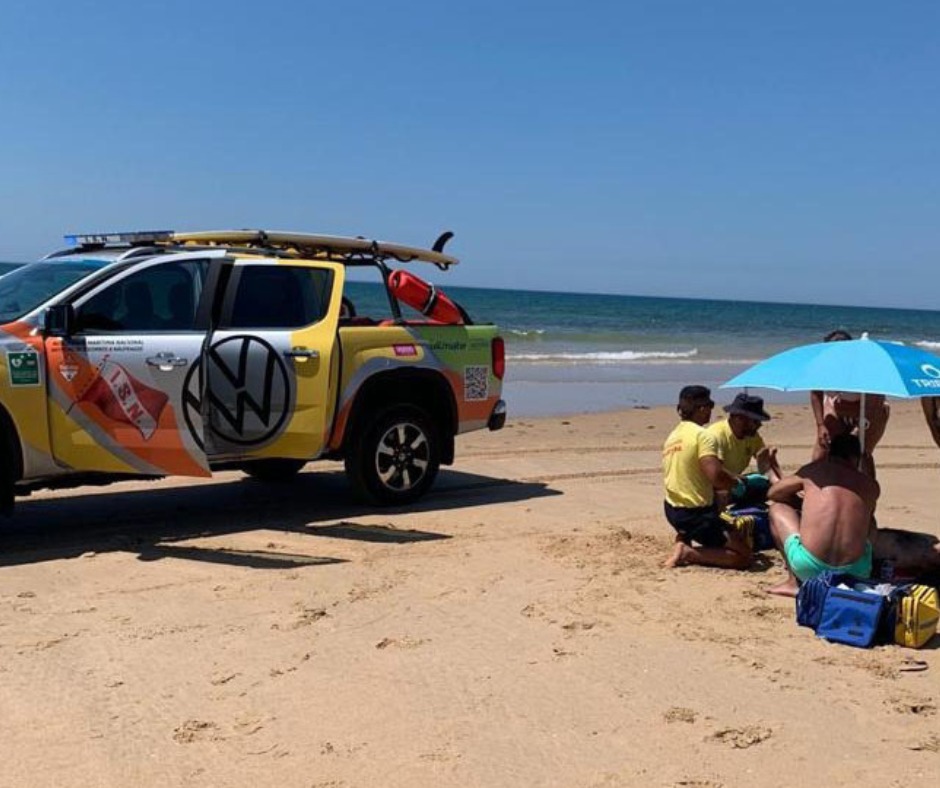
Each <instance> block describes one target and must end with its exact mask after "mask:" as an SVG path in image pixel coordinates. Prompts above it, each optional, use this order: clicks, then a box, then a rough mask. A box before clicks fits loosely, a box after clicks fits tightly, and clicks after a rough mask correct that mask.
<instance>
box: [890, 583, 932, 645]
mask: <svg viewBox="0 0 940 788" xmlns="http://www.w3.org/2000/svg"><path fill="white" fill-rule="evenodd" d="M897 616H898V617H897V623H896V624H895V626H894V642H895V643H897V644H898V645H899V646H907V647H908V648H921V647H923V646H926V645H927V643H928V642H929V641H930V639H931V638H932V637H933V636H934V635H936V634H937V622H938V621H940V598H938V595H937V589H936V588H934V587H933V586H922V585H914V586H911V589H910V592H909V593H907V594H905V595H904V596H903V597H901V599H899V600H898V612H897Z"/></svg>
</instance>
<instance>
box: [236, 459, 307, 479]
mask: <svg viewBox="0 0 940 788" xmlns="http://www.w3.org/2000/svg"><path fill="white" fill-rule="evenodd" d="M306 464H307V461H306V460H291V459H285V458H280V457H272V458H270V459H267V460H255V461H254V462H251V463H247V464H246V465H244V466H243V467H242V470H243V471H244V472H245V473H246V474H248V475H249V476H250V477H251V478H252V479H257V480H258V481H259V482H286V481H290V480H291V479H293V478H294V477H295V476H296V475H297V474H298V473H300V469H301V468H303V467H304V465H306Z"/></svg>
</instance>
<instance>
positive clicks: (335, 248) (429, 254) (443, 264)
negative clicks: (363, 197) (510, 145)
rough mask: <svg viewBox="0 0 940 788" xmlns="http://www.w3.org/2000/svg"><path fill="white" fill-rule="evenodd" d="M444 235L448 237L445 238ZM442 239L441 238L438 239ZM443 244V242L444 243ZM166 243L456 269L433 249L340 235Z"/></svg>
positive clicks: (256, 234)
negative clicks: (389, 259) (251, 249)
mask: <svg viewBox="0 0 940 788" xmlns="http://www.w3.org/2000/svg"><path fill="white" fill-rule="evenodd" d="M445 235H447V234H445ZM441 237H442V238H443V237H444V236H441ZM445 240H446V239H445ZM168 242H169V243H179V244H187V245H192V246H245V247H249V248H259V249H279V250H282V251H294V252H296V253H297V254H300V255H305V256H310V257H318V256H326V257H330V256H336V257H340V258H342V257H346V256H348V255H353V256H355V255H363V256H372V257H378V258H383V259H386V258H391V259H394V260H397V261H399V262H402V263H409V262H412V261H416V260H417V261H421V262H425V263H433V264H434V265H436V266H437V267H438V268H441V269H446V268H450V266H452V265H457V263H458V262H459V260H458V259H457V258H456V257H452V256H451V255H448V254H444V253H443V252H441V251H435V250H433V249H422V248H420V247H417V246H405V245H403V244H397V243H389V242H388V241H376V240H373V239H371V238H351V237H346V236H341V235H314V234H310V233H292V232H280V231H273V230H272V231H267V230H204V231H200V232H191V233H187V232H173V233H171V234H170V237H169V239H168Z"/></svg>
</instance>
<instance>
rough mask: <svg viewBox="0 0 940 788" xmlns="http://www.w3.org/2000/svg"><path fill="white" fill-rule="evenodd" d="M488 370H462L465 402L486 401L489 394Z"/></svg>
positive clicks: (473, 368)
mask: <svg viewBox="0 0 940 788" xmlns="http://www.w3.org/2000/svg"><path fill="white" fill-rule="evenodd" d="M489 382H490V368H489V367H464V368H463V398H464V399H465V400H467V401H471V400H481V399H486V397H487V394H488V393H489Z"/></svg>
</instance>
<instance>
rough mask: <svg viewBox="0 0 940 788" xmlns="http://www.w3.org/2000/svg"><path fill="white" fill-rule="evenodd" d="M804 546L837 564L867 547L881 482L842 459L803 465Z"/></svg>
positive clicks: (850, 559)
mask: <svg viewBox="0 0 940 788" xmlns="http://www.w3.org/2000/svg"><path fill="white" fill-rule="evenodd" d="M797 475H799V476H801V477H803V479H804V485H803V514H802V517H801V518H800V523H801V524H800V538H801V539H802V542H803V546H804V547H805V548H806V549H807V550H809V551H810V552H811V553H812V554H813V555H815V556H816V557H817V558H819V559H820V560H822V561H825V562H826V563H828V564H832V565H834V566H839V565H844V564H851V563H852V562H853V561H856V560H857V559H858V558H859V557H860V556H861V555H862V553H863V552H864V551H865V544H866V541H867V540H868V533H869V529H870V528H871V523H872V515H873V514H874V511H875V502H876V501H877V500H878V494H879V489H878V483H877V482H876V481H875V480H874V479H872V478H871V477H870V476H867V475H866V474H864V473H862V472H861V471H859V470H857V469H855V468H853V467H851V466H850V465H848V464H846V463H843V462H832V461H830V460H820V461H817V462H812V463H810V464H809V465H805V466H803V468H801V469H800V470H799V471H798V472H797Z"/></svg>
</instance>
